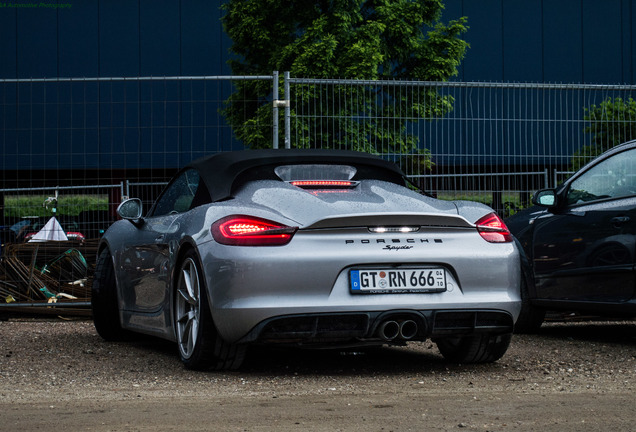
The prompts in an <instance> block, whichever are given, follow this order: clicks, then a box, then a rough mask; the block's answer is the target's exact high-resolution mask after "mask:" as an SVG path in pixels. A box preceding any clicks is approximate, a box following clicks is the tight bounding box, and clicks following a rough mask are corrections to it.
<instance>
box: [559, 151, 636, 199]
mask: <svg viewBox="0 0 636 432" xmlns="http://www.w3.org/2000/svg"><path fill="white" fill-rule="evenodd" d="M635 194H636V149H633V150H627V151H624V152H621V153H618V154H615V155H614V156H612V157H610V158H608V159H606V160H604V161H602V162H600V163H598V164H597V165H595V166H594V167H593V168H591V169H589V170H588V171H586V172H585V173H584V174H583V175H581V176H580V177H579V178H577V179H576V180H574V181H573V182H572V183H571V184H570V188H569V190H568V195H567V197H568V204H570V205H572V204H579V203H583V202H587V201H593V200H597V199H603V198H620V197H624V196H629V195H635Z"/></svg>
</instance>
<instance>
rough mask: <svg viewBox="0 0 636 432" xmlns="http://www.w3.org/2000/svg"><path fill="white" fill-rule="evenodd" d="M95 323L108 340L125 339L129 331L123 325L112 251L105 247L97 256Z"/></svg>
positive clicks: (92, 296) (92, 298)
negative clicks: (120, 318) (120, 317)
mask: <svg viewBox="0 0 636 432" xmlns="http://www.w3.org/2000/svg"><path fill="white" fill-rule="evenodd" d="M91 307H92V309H93V323H94V324H95V329H96V330H97V333H98V334H99V335H100V336H101V337H103V338H104V339H106V340H108V341H116V340H124V339H127V338H128V336H129V334H130V333H129V332H127V331H126V330H124V329H123V328H122V327H121V322H120V321H119V306H118V302H117V290H116V282H115V269H114V267H113V260H112V258H111V255H110V251H109V250H108V249H107V248H106V249H104V250H103V251H102V252H101V253H100V254H99V257H98V258H97V266H96V267H95V277H94V279H93V285H92V287H91Z"/></svg>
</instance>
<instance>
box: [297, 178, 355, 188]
mask: <svg viewBox="0 0 636 432" xmlns="http://www.w3.org/2000/svg"><path fill="white" fill-rule="evenodd" d="M290 183H291V184H292V185H294V186H297V187H300V188H322V187H344V188H350V187H354V186H356V185H357V183H358V182H354V181H349V180H294V181H292V182H290Z"/></svg>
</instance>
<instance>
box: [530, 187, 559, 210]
mask: <svg viewBox="0 0 636 432" xmlns="http://www.w3.org/2000/svg"><path fill="white" fill-rule="evenodd" d="M532 204H535V205H538V206H542V207H555V206H556V205H557V194H556V191H555V190H554V189H541V190H540V191H537V192H535V194H534V196H533V197H532Z"/></svg>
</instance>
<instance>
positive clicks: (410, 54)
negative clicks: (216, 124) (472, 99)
mask: <svg viewBox="0 0 636 432" xmlns="http://www.w3.org/2000/svg"><path fill="white" fill-rule="evenodd" d="M224 9H225V12H226V13H225V16H224V17H223V24H224V28H225V31H226V32H227V34H228V35H229V36H230V38H231V39H232V42H233V45H232V47H231V51H232V52H233V53H234V54H236V57H235V58H234V59H233V60H231V61H230V66H231V68H232V73H233V74H235V75H262V74H271V72H272V71H274V70H279V71H289V72H290V73H291V75H292V76H294V77H308V78H345V79H356V80H376V79H400V80H405V79H413V80H422V81H445V80H447V79H448V78H450V77H451V76H453V75H455V74H456V73H457V67H458V66H459V64H460V61H461V60H462V59H463V57H464V54H465V52H466V49H467V47H468V44H467V43H466V42H465V41H463V40H462V39H460V36H461V35H462V34H463V33H464V32H465V31H466V30H467V27H466V19H465V18H461V19H459V20H455V21H451V22H449V23H448V24H442V23H441V22H440V18H441V12H442V9H443V4H442V1H441V0H356V1H354V0H322V1H317V0H313V1H310V0H291V1H290V0H230V1H229V2H227V3H226V4H225V5H224ZM425 29H428V31H425ZM235 88H236V91H235V92H234V93H233V94H232V95H231V97H230V98H229V100H228V104H227V107H226V109H225V115H226V117H227V119H228V121H229V123H230V124H231V126H232V128H233V130H234V133H235V134H236V136H237V137H238V138H239V139H240V140H241V141H242V142H243V143H245V145H247V146H248V147H251V148H264V147H269V146H270V145H271V141H272V138H271V128H269V127H265V126H264V125H270V124H271V118H272V101H271V99H270V97H271V96H270V95H271V91H272V88H271V83H270V82H265V81H237V82H236V83H235ZM293 92H294V95H293V99H292V107H291V114H292V116H293V119H292V124H293V125H294V126H295V131H294V132H293V133H292V137H293V140H294V143H293V146H294V147H301V148H307V147H312V148H313V147H315V148H346V149H351V150H361V151H367V152H371V153H384V154H387V153H390V154H414V155H421V156H420V157H415V158H410V160H409V163H411V164H415V165H422V164H423V165H428V164H430V157H429V156H428V154H427V152H426V151H425V150H422V149H420V148H419V141H418V137H417V136H416V135H415V134H413V133H410V132H409V127H410V126H412V125H413V124H414V123H416V122H418V121H420V120H421V119H429V120H432V119H434V118H439V117H441V116H443V115H445V114H446V113H448V112H449V111H450V110H451V109H452V105H453V99H452V97H451V96H448V95H440V94H438V93H437V91H436V90H435V89H432V88H430V87H429V88H424V87H411V88H409V90H408V91H404V90H401V91H399V89H397V88H396V87H392V86H370V85H344V84H342V85H331V86H327V85H314V84H311V85H310V84H303V85H297V86H294V88H293ZM281 111H282V110H281ZM281 124H282V122H281Z"/></svg>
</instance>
